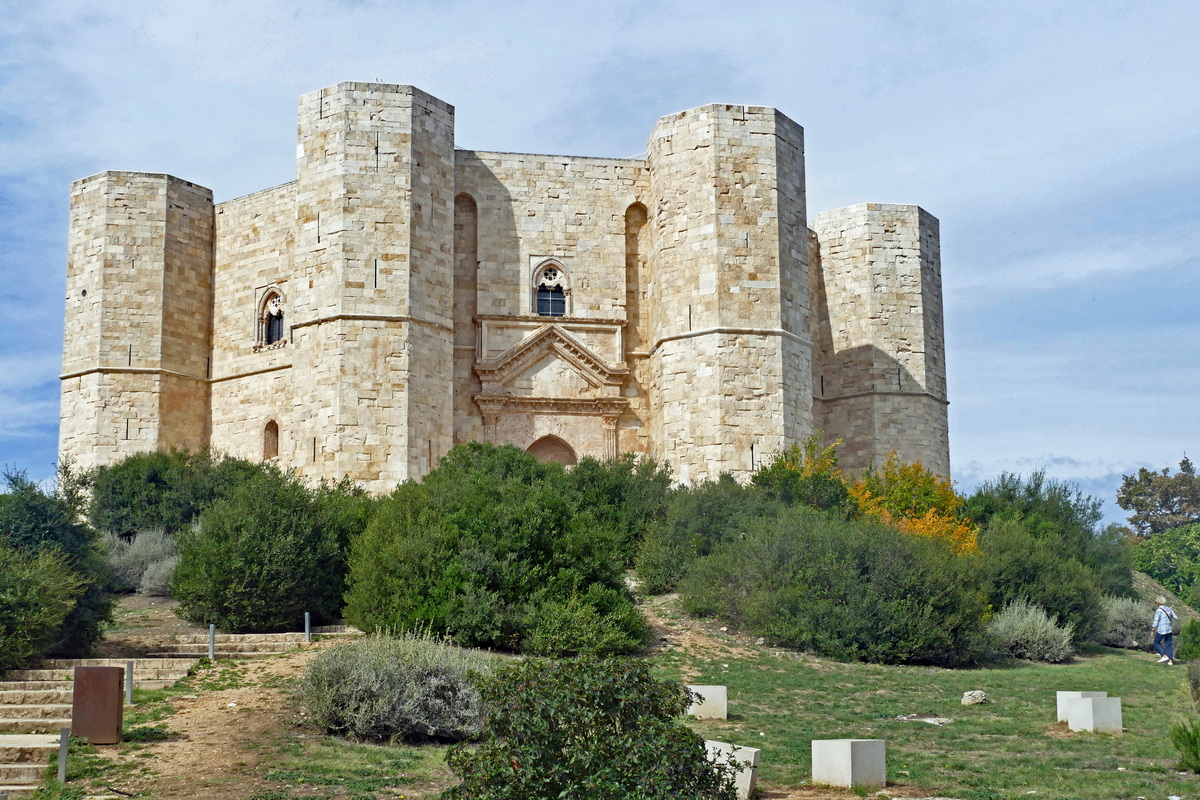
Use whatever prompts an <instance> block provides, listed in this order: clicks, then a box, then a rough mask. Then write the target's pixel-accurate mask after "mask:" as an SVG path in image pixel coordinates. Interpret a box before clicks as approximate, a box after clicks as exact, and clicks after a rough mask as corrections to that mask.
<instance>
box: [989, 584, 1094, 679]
mask: <svg viewBox="0 0 1200 800" xmlns="http://www.w3.org/2000/svg"><path fill="white" fill-rule="evenodd" d="M1072 628H1073V626H1072V625H1071V623H1069V622H1068V623H1067V624H1066V625H1059V624H1058V622H1057V621H1056V620H1054V619H1052V618H1051V617H1049V616H1048V615H1047V614H1046V612H1045V611H1044V610H1043V609H1042V607H1041V606H1038V605H1034V604H1033V603H1030V602H1029V601H1028V600H1025V599H1018V600H1014V601H1012V602H1011V603H1009V604H1008V605H1007V606H1005V607H1004V610H1003V611H1001V612H1000V613H998V614H996V615H995V616H994V617H992V619H991V621H990V622H988V636H989V637H990V638H991V640H992V646H993V647H994V648H995V650H996V652H997V653H998V654H999V655H1004V656H1009V657H1012V658H1023V659H1026V660H1029V661H1046V662H1048V663H1050V664H1059V663H1062V662H1063V661H1067V660H1069V659H1070V658H1071V656H1073V655H1074V654H1075V647H1074V646H1073V645H1072V644H1071V640H1072V637H1073V635H1074V630H1072Z"/></svg>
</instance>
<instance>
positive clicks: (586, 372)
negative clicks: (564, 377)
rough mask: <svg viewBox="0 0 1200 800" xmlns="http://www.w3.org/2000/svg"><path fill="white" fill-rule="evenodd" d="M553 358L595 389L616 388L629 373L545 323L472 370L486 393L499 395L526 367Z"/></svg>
mask: <svg viewBox="0 0 1200 800" xmlns="http://www.w3.org/2000/svg"><path fill="white" fill-rule="evenodd" d="M548 359H553V360H556V361H558V362H561V364H562V365H563V366H565V367H567V368H569V369H570V370H571V371H572V372H574V373H575V374H576V375H578V376H579V378H581V379H582V380H583V381H585V382H586V383H587V384H588V385H589V386H591V387H593V388H595V389H600V390H604V389H609V390H610V391H611V390H619V389H620V387H621V385H622V384H623V383H624V381H625V377H626V376H627V375H628V374H629V373H628V370H626V369H625V368H624V367H612V366H610V365H609V364H608V363H607V362H606V361H605V360H604V359H602V358H600V356H598V355H596V354H595V353H594V352H593V351H592V350H591V349H590V348H589V347H587V346H586V345H585V344H583V343H582V342H580V341H579V340H578V339H576V338H575V337H573V336H571V334H569V333H567V332H566V331H565V330H563V329H562V327H560V326H558V325H554V324H550V325H546V326H544V327H542V328H541V329H539V330H538V331H537V332H536V333H534V334H533V335H532V336H530V337H529V338H527V339H525V340H523V341H521V342H519V343H517V344H516V345H514V346H513V347H512V348H511V349H510V350H508V351H507V352H506V353H504V354H503V355H501V356H500V357H499V358H497V359H496V360H494V361H492V362H489V363H486V364H478V365H476V367H475V373H476V374H477V375H478V376H479V379H480V381H482V382H483V384H484V391H485V392H486V393H488V394H500V393H502V392H503V390H504V386H505V384H508V383H509V382H510V381H512V380H514V379H515V378H517V377H518V376H520V375H522V374H524V373H526V372H527V371H529V370H532V369H534V368H535V367H538V366H539V365H545V364H546V362H547V360H548Z"/></svg>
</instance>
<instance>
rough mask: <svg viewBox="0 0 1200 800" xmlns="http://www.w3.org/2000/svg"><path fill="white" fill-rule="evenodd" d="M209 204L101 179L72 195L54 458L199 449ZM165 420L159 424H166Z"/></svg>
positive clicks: (131, 180) (199, 195)
mask: <svg viewBox="0 0 1200 800" xmlns="http://www.w3.org/2000/svg"><path fill="white" fill-rule="evenodd" d="M212 236H213V205H212V193H211V192H210V191H209V190H208V189H205V188H203V187H201V186H197V185H195V184H192V183H189V182H187V181H183V180H180V179H178V178H175V177H172V176H169V175H162V174H148V173H135V172H104V173H100V174H98V175H94V176H92V177H90V178H85V179H83V180H81V181H77V182H76V183H75V184H74V185H73V186H72V193H71V231H70V239H69V245H68V264H67V309H66V326H65V337H64V344H63V406H64V411H65V410H66V409H71V410H72V411H73V412H74V413H71V414H64V416H63V418H62V423H61V425H60V429H59V445H60V446H59V451H60V454H62V455H63V456H68V457H70V458H73V459H74V460H75V461H76V463H78V464H79V465H80V466H82V467H90V466H93V465H96V464H102V463H109V462H111V461H113V460H116V459H119V458H121V457H123V456H124V455H127V454H130V453H133V452H137V451H139V450H144V449H147V448H154V447H164V448H165V447H187V448H191V449H196V448H199V447H203V446H204V445H205V444H206V443H207V436H208V410H207V408H208V384H207V371H208V368H209V362H208V358H209V351H210V348H211V338H210V322H211V318H210V315H211V309H212V257H213V255H212ZM168 413H169V414H170V418H169V419H165V418H164V415H165V414H168Z"/></svg>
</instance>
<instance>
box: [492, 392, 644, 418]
mask: <svg viewBox="0 0 1200 800" xmlns="http://www.w3.org/2000/svg"><path fill="white" fill-rule="evenodd" d="M472 399H473V400H474V401H475V403H476V405H478V406H479V408H480V410H481V411H482V412H483V413H484V414H485V415H486V414H489V413H490V414H499V413H500V412H502V411H506V412H511V411H516V412H527V413H532V414H580V415H585V416H595V415H597V414H599V415H601V416H611V417H618V416H620V415H621V414H623V413H625V410H626V409H628V408H629V401H628V400H626V399H625V398H624V397H594V398H575V397H523V396H517V395H511V394H500V395H495V394H477V395H474V396H473V397H472Z"/></svg>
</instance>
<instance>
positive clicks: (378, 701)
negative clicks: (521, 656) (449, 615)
mask: <svg viewBox="0 0 1200 800" xmlns="http://www.w3.org/2000/svg"><path fill="white" fill-rule="evenodd" d="M490 667H491V658H489V657H488V656H485V655H484V654H482V653H480V652H478V651H470V650H461V649H459V648H457V647H452V646H450V645H449V644H448V643H447V642H444V641H440V640H437V639H434V638H432V637H430V636H427V635H417V634H401V635H399V636H396V637H388V636H370V637H367V638H365V639H360V640H358V641H354V642H347V643H344V644H339V645H337V646H336V647H334V648H332V649H330V650H326V651H324V652H322V653H321V654H319V655H318V656H317V657H316V658H315V659H313V661H312V663H311V664H310V665H309V667H308V669H307V670H306V671H305V673H304V677H303V678H301V680H300V683H299V686H298V688H297V696H298V698H299V699H300V700H301V702H302V703H303V704H304V706H305V708H306V709H307V710H308V712H309V714H310V715H311V718H312V721H313V722H314V723H315V724H316V725H318V726H319V727H320V728H321V729H322V730H324V731H325V732H326V733H331V734H334V735H335V736H344V737H347V738H351V739H360V740H369V741H376V742H388V741H395V740H401V741H405V742H410V743H414V742H422V741H458V740H461V739H469V738H472V737H474V736H476V735H477V734H478V733H479V731H480V729H481V727H482V723H483V704H482V701H481V700H480V698H479V692H478V691H477V690H476V689H475V688H474V686H473V685H472V683H471V681H470V680H469V679H468V673H470V672H472V671H474V672H476V673H481V674H482V673H486V672H487V671H488V670H489V669H490Z"/></svg>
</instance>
